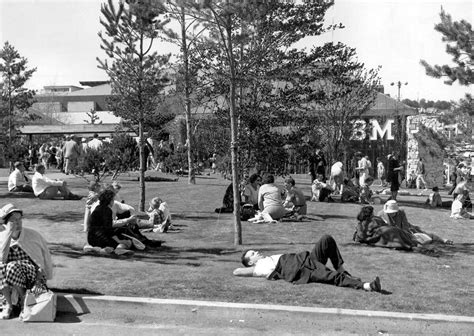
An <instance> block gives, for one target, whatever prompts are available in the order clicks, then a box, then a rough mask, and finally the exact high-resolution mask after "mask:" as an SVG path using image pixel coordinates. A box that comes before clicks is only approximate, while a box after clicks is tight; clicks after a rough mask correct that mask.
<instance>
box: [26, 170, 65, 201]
mask: <svg viewBox="0 0 474 336" xmlns="http://www.w3.org/2000/svg"><path fill="white" fill-rule="evenodd" d="M63 185H64V182H63V181H57V180H51V179H50V178H47V177H46V176H44V175H43V174H40V173H39V172H36V173H35V174H34V175H33V179H32V187H33V192H34V193H35V196H38V195H39V194H41V193H42V192H43V191H45V190H46V188H48V187H51V186H54V187H62V186H63Z"/></svg>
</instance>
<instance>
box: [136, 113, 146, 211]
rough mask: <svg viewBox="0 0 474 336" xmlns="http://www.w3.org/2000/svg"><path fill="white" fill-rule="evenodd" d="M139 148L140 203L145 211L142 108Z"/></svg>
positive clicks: (141, 209)
mask: <svg viewBox="0 0 474 336" xmlns="http://www.w3.org/2000/svg"><path fill="white" fill-rule="evenodd" d="M138 138H139V142H138V144H139V145H138V148H139V153H140V178H139V179H140V201H139V202H140V203H139V210H140V211H145V164H146V159H147V158H146V157H145V141H144V137H143V111H142V110H140V121H139V122H138Z"/></svg>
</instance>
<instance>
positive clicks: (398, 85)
mask: <svg viewBox="0 0 474 336" xmlns="http://www.w3.org/2000/svg"><path fill="white" fill-rule="evenodd" d="M390 85H391V86H394V85H396V86H397V87H398V97H397V99H398V101H400V88H401V87H402V85H408V82H405V83H402V82H401V81H398V82H396V83H394V82H392V83H390Z"/></svg>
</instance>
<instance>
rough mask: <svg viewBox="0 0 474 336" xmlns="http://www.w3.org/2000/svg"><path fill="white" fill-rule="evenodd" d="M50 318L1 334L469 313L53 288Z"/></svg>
mask: <svg viewBox="0 0 474 336" xmlns="http://www.w3.org/2000/svg"><path fill="white" fill-rule="evenodd" d="M57 308H58V315H57V318H56V321H55V323H31V324H28V323H21V322H20V321H18V320H17V319H14V320H8V321H0V326H1V330H2V335H35V336H36V335H40V336H41V335H45V336H46V335H48V336H49V335H114V336H117V335H127V336H130V335H320V334H324V335H351V334H354V335H355V334H357V335H360V334H367V335H388V334H416V335H468V334H472V331H473V330H474V317H468V316H452V315H437V314H411V313H408V314H407V313H397V312H382V311H364V310H349V309H331V308H317V307H296V306H284V305H265V304H244V303H228V302H212V301H192V300H167V299H151V298H131V297H117V296H92V295H76V294H61V293H59V294H58V307H57Z"/></svg>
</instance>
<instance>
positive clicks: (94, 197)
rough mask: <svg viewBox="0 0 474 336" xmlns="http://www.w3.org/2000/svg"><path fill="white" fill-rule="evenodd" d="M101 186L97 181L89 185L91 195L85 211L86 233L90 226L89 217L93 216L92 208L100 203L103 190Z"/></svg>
mask: <svg viewBox="0 0 474 336" xmlns="http://www.w3.org/2000/svg"><path fill="white" fill-rule="evenodd" d="M101 187H102V186H101V184H100V183H99V182H96V181H91V182H90V183H89V194H87V198H86V206H85V209H84V232H87V230H88V229H89V228H88V225H89V216H90V214H91V210H92V206H93V205H94V204H95V203H96V202H98V201H99V192H100V189H101Z"/></svg>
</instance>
